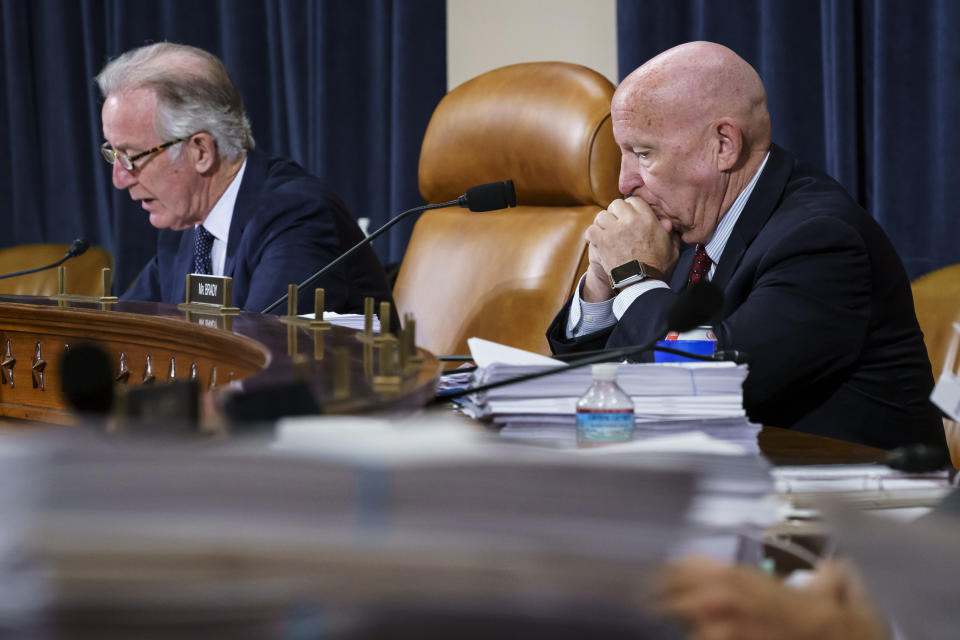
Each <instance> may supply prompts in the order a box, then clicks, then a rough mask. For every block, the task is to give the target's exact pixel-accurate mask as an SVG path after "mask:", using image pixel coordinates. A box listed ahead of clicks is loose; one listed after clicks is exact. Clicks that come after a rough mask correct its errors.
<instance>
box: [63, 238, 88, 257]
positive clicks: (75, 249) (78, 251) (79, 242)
mask: <svg viewBox="0 0 960 640" xmlns="http://www.w3.org/2000/svg"><path fill="white" fill-rule="evenodd" d="M89 248H90V241H89V240H87V239H86V238H77V239H76V240H74V241H73V242H71V243H70V247H68V248H67V257H68V258H76V257H77V256H79V255H82V254H83V253H84V252H86V250H87V249H89Z"/></svg>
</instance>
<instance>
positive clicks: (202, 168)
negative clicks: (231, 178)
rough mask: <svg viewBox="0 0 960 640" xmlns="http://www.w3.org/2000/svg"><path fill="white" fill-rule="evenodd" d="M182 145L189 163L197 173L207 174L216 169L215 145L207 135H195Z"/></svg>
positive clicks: (203, 133)
mask: <svg viewBox="0 0 960 640" xmlns="http://www.w3.org/2000/svg"><path fill="white" fill-rule="evenodd" d="M184 145H185V147H186V148H185V150H184V153H186V154H188V157H189V158H190V163H191V164H192V165H193V168H194V170H196V172H197V173H200V174H204V173H208V172H209V171H211V170H212V169H214V168H216V165H217V159H218V155H217V145H216V143H214V141H213V136H211V135H210V134H209V133H205V132H201V133H195V134H193V135H192V136H190V137H189V138H188V139H187V140H186V141H185V142H184Z"/></svg>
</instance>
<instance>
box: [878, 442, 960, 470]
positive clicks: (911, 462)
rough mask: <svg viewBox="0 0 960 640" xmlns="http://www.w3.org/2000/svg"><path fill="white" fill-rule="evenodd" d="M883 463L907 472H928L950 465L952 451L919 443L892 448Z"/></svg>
mask: <svg viewBox="0 0 960 640" xmlns="http://www.w3.org/2000/svg"><path fill="white" fill-rule="evenodd" d="M883 463H884V464H885V465H887V466H888V467H890V468H891V469H896V470H897V471H905V472H907V473H928V472H931V471H940V470H941V469H945V468H947V467H948V466H950V452H949V451H947V450H946V449H944V448H943V447H936V446H934V445H931V444H924V443H917V444H911V445H907V446H905V447H897V448H896V449H891V450H890V452H889V453H888V454H887V455H886V456H885V457H884V459H883Z"/></svg>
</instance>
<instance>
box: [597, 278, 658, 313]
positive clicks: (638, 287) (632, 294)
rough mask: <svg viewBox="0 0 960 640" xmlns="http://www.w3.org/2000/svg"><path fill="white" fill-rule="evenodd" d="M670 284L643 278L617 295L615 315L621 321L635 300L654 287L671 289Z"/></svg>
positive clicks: (614, 307)
mask: <svg viewBox="0 0 960 640" xmlns="http://www.w3.org/2000/svg"><path fill="white" fill-rule="evenodd" d="M669 288H670V285H668V284H667V283H666V282H664V281H663V280H641V281H640V282H638V283H637V284H634V285H631V286H629V287H627V288H626V289H624V290H623V291H621V292H620V293H618V294H617V297H616V298H614V299H613V307H612V309H611V311H612V313H613V315H614V316H615V317H616V319H617V320H618V321H619V320H620V318H622V317H623V314H625V313H626V312H627V309H628V308H629V307H630V305H631V304H633V301H634V300H636V299H637V298H639V297H640V296H642V295H643V294H645V293H646V292H647V291H653V290H654V289H669Z"/></svg>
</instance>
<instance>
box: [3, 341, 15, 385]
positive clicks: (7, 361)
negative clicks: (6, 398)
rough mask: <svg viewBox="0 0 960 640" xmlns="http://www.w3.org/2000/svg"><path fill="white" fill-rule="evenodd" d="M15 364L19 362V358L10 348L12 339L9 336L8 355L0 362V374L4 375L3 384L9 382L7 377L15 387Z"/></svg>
mask: <svg viewBox="0 0 960 640" xmlns="http://www.w3.org/2000/svg"><path fill="white" fill-rule="evenodd" d="M15 364H17V359H16V358H14V357H13V352H12V351H11V350H10V339H9V338H7V355H6V356H4V358H3V361H2V362H0V376H2V378H0V379H2V382H3V384H7V378H9V379H10V388H11V389H13V366H14V365H15Z"/></svg>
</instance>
